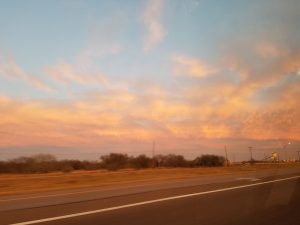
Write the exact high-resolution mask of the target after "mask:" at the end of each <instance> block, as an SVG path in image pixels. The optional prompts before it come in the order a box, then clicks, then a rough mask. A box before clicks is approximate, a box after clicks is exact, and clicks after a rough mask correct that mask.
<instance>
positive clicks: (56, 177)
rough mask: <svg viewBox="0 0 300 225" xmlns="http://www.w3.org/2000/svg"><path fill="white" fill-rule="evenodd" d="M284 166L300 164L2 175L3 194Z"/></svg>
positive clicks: (107, 185)
mask: <svg viewBox="0 0 300 225" xmlns="http://www.w3.org/2000/svg"><path fill="white" fill-rule="evenodd" d="M285 168H299V169H300V164H299V163H294V164H273V165H272V164H266V165H253V166H251V165H239V166H230V167H221V168H178V169H177V168H172V169H171V168H158V169H144V170H133V169H130V170H129V169H128V170H121V171H116V172H110V171H106V170H98V171H77V172H72V173H48V174H25V175H24V174H22V175H21V174H2V175H0V196H4V195H16V194H30V193H40V192H46V191H58V190H71V189H78V188H92V187H99V188H101V187H103V188H105V187H114V186H120V185H122V186H126V185H130V184H132V183H151V182H155V181H166V180H176V179H186V178H199V177H201V176H209V175H215V174H232V173H243V172H250V171H257V170H267V169H285Z"/></svg>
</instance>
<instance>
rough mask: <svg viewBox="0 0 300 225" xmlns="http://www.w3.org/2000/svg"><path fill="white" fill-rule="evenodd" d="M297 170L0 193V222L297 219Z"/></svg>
mask: <svg viewBox="0 0 300 225" xmlns="http://www.w3.org/2000/svg"><path fill="white" fill-rule="evenodd" d="M299 221H300V171H296V170H285V171H268V172H266V171H264V172H255V173H248V174H243V175H241V174H239V175H226V176H213V177H209V178H202V179H201V178H199V179H198V180H181V181H177V182H174V181H172V182H165V183H161V184H147V185H139V186H132V187H125V188H124V187H118V188H115V189H111V190H96V189H95V190H81V191H78V192H76V193H75V192H73V193H67V192H64V193H48V194H43V195H34V196H12V197H9V198H1V199H0V224H3V225H4V224H16V223H18V224H20V225H21V224H22V225H25V224H42V225H50V224H51V225H53V224H75V225H76V224H78V225H89V224H99V225H102V224H103V225H105V224H109V225H118V224H120V225H121V224H122V225H127V224H128V225H129V224H132V225H148V224H149V225H150V224H151V225H152V224H162V225H168V224H170V225H171V224H172V225H176V224H183V225H193V224H197V225H199V224H201V225H205V224H217V225H219V224H222V225H223V224H224V225H226V224H228V225H229V224H233V225H234V224H237V225H238V224H243V225H244V224H246V225H247V224H249V225H255V224H264V225H265V224H272V225H279V224H280V225H281V224H282V225H297V224H300V222H299Z"/></svg>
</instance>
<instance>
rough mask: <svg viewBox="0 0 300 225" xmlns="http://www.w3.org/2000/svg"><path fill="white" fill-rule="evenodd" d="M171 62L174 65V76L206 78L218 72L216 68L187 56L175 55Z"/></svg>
mask: <svg viewBox="0 0 300 225" xmlns="http://www.w3.org/2000/svg"><path fill="white" fill-rule="evenodd" d="M172 60H173V62H174V63H175V65H174V68H173V73H174V74H176V75H185V76H193V77H206V76H208V75H211V74H214V73H217V72H218V71H219V69H218V68H216V67H213V66H210V65H208V64H207V63H205V62H203V61H201V60H199V59H196V58H192V57H189V56H184V55H177V56H174V57H173V58H172Z"/></svg>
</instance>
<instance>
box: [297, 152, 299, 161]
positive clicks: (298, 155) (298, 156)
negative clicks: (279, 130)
mask: <svg viewBox="0 0 300 225" xmlns="http://www.w3.org/2000/svg"><path fill="white" fill-rule="evenodd" d="M297 153H298V160H299V162H300V151H297Z"/></svg>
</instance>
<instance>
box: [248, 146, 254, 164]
mask: <svg viewBox="0 0 300 225" xmlns="http://www.w3.org/2000/svg"><path fill="white" fill-rule="evenodd" d="M248 148H249V152H250V161H251V162H252V161H253V157H252V149H253V147H252V146H249V147H248Z"/></svg>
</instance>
